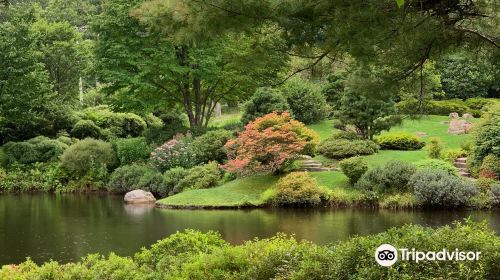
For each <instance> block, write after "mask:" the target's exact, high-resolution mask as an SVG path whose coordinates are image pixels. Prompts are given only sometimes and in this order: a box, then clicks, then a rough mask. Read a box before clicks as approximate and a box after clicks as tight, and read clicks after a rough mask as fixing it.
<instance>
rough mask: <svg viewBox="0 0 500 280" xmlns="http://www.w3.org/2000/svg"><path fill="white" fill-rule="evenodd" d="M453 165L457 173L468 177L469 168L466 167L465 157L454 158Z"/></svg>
mask: <svg viewBox="0 0 500 280" xmlns="http://www.w3.org/2000/svg"><path fill="white" fill-rule="evenodd" d="M454 165H455V167H456V168H457V169H458V175H460V176H464V177H470V173H469V170H468V169H467V158H465V157H463V158H457V159H455V163H454Z"/></svg>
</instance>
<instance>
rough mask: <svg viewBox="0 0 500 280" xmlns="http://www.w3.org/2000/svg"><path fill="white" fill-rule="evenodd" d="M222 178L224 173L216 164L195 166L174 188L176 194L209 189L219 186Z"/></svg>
mask: <svg viewBox="0 0 500 280" xmlns="http://www.w3.org/2000/svg"><path fill="white" fill-rule="evenodd" d="M221 178H222V172H221V171H220V169H219V166H218V165H217V163H216V162H210V163H207V164H204V165H199V166H195V167H193V168H191V169H189V170H188V172H187V175H186V176H185V177H184V178H182V179H181V180H180V181H179V183H178V184H177V185H176V186H175V188H174V193H179V192H182V191H185V190H187V189H190V190H197V189H208V188H212V187H215V186H217V183H219V180H220V179H221Z"/></svg>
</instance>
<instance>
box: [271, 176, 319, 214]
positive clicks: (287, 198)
mask: <svg viewBox="0 0 500 280" xmlns="http://www.w3.org/2000/svg"><path fill="white" fill-rule="evenodd" d="M274 191H275V193H274V195H273V196H272V197H271V198H270V200H271V203H272V204H274V205H277V206H317V205H319V204H320V203H321V198H322V197H324V195H325V192H324V191H323V189H322V188H320V187H319V186H318V183H317V182H316V179H314V178H312V177H310V176H309V174H308V173H307V172H292V173H290V174H288V175H286V176H285V177H283V178H281V179H280V180H279V181H278V182H277V183H276V186H275V190H274Z"/></svg>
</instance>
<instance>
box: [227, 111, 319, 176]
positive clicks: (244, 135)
mask: <svg viewBox="0 0 500 280" xmlns="http://www.w3.org/2000/svg"><path fill="white" fill-rule="evenodd" d="M318 142H319V137H318V135H317V134H316V132H314V131H313V130H310V129H308V128H307V127H306V126H305V125H304V124H303V123H301V122H299V121H297V120H294V119H292V117H291V116H290V114H289V113H287V112H284V113H281V114H280V113H276V112H273V113H270V114H267V115H265V116H262V117H260V118H257V119H256V120H255V121H253V122H250V123H248V124H247V125H246V127H245V130H244V131H242V132H240V134H239V135H238V138H236V139H231V140H229V141H228V142H227V143H226V145H225V148H226V151H227V154H228V158H229V161H228V163H227V164H225V165H224V166H223V168H225V169H226V170H227V171H229V172H236V173H238V174H247V173H251V172H275V171H277V170H280V169H282V168H283V167H284V166H285V165H286V164H287V163H289V162H290V161H291V160H293V159H296V158H297V157H298V156H299V155H301V154H312V153H313V151H314V148H315V147H316V145H317V144H318Z"/></svg>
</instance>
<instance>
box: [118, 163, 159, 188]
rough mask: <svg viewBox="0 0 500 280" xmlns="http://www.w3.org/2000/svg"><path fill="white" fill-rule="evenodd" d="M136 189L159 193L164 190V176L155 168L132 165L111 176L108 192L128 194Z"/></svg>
mask: <svg viewBox="0 0 500 280" xmlns="http://www.w3.org/2000/svg"><path fill="white" fill-rule="evenodd" d="M135 189H141V190H144V191H151V192H155V193H156V192H157V191H158V190H163V189H164V182H163V176H162V175H161V173H160V172H158V171H157V170H155V169H154V168H151V167H148V166H145V165H139V164H132V165H125V166H121V167H119V168H117V169H116V170H115V171H113V173H112V174H111V177H110V180H109V183H108V190H110V191H112V192H116V193H126V192H129V191H132V190H135Z"/></svg>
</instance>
